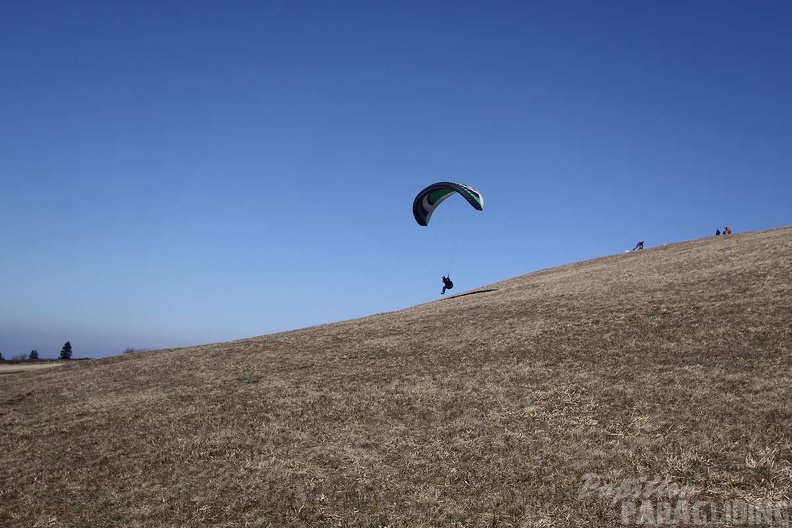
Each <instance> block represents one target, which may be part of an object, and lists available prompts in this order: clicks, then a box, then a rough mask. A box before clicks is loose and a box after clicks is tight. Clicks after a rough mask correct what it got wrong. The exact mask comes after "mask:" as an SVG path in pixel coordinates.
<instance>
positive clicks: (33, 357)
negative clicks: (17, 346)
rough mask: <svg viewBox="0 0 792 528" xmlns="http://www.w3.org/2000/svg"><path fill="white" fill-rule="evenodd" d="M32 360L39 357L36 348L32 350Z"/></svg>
mask: <svg viewBox="0 0 792 528" xmlns="http://www.w3.org/2000/svg"><path fill="white" fill-rule="evenodd" d="M28 359H30V361H36V360H37V359H38V350H36V349H35V348H34V349H33V350H31V351H30V357H29V358H28Z"/></svg>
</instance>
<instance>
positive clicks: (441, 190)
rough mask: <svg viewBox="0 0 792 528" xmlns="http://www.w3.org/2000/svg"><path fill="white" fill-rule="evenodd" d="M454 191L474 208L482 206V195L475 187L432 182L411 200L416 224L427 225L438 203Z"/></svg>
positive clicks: (477, 208)
mask: <svg viewBox="0 0 792 528" xmlns="http://www.w3.org/2000/svg"><path fill="white" fill-rule="evenodd" d="M454 193H458V194H460V195H462V197H463V198H464V199H465V200H467V202H468V203H469V204H470V205H472V206H473V207H474V208H475V209H476V210H478V211H481V210H482V208H483V207H484V197H483V196H482V195H481V193H480V192H478V191H477V190H476V189H474V188H473V187H471V186H469V185H465V184H464V183H453V182H438V183H433V184H432V185H430V186H429V187H427V188H425V189H424V190H422V191H421V192H419V193H418V196H416V197H415V200H413V216H414V217H415V221H416V222H418V225H422V226H426V225H429V218H430V217H431V216H432V213H433V212H434V210H435V209H437V206H438V205H440V203H441V202H442V201H443V200H445V199H446V198H448V197H449V196H451V195H452V194H454Z"/></svg>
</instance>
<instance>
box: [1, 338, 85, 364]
mask: <svg viewBox="0 0 792 528" xmlns="http://www.w3.org/2000/svg"><path fill="white" fill-rule="evenodd" d="M71 358H72V346H71V342H69V341H66V343H64V344H63V347H62V348H61V351H60V355H59V356H58V359H71ZM38 359H39V353H38V350H36V349H35V348H34V349H33V350H31V351H30V353H29V354H17V355H15V356H11V357H10V358H9V359H8V361H37V360H38ZM0 361H6V358H5V357H3V354H2V352H0Z"/></svg>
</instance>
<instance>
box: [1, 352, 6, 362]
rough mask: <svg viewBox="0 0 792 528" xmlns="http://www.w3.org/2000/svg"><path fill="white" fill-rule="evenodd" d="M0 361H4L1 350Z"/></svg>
mask: <svg viewBox="0 0 792 528" xmlns="http://www.w3.org/2000/svg"><path fill="white" fill-rule="evenodd" d="M0 361H5V358H4V357H3V353H2V352H0Z"/></svg>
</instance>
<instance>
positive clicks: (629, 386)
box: [0, 228, 792, 527]
mask: <svg viewBox="0 0 792 528" xmlns="http://www.w3.org/2000/svg"><path fill="white" fill-rule="evenodd" d="M482 290H488V291H481V293H476V294H468V295H458V296H456V297H451V298H447V299H443V300H441V301H437V302H432V303H428V304H424V305H420V306H416V307H413V308H409V309H406V310H402V311H398V312H392V313H385V314H379V315H375V316H371V317H367V318H363V319H358V320H353V321H345V322H340V323H335V324H329V325H323V326H318V327H312V328H307V329H303V330H299V331H294V332H288V333H282V334H276V335H269V336H262V337H256V338H252V339H245V340H241V341H235V342H230V343H221V344H214V345H207V346H201V347H194V348H185V349H177V350H165V351H154V352H145V353H140V354H133V355H125V356H119V357H114V358H108V359H104V360H97V361H93V362H85V363H79V364H69V365H66V366H63V367H61V368H58V369H52V370H43V371H38V372H28V373H18V374H14V375H6V376H2V377H0V420H2V428H3V435H2V439H1V440H0V449H2V455H0V456H2V459H1V462H2V472H1V473H0V508H1V510H0V525H2V526H13V527H16V526H18V527H31V526H74V527H84V526H93V527H100V526H129V527H160V526H162V527H164V526H180V527H188V526H196V527H197V526H223V527H231V526H317V527H318V526H339V527H341V526H350V527H352V526H355V527H357V526H361V527H363V526H365V527H374V526H381V527H385V526H392V527H429V526H501V527H509V526H616V525H620V517H619V515H620V512H619V508H618V507H616V506H615V505H614V504H613V503H612V502H611V501H610V500H609V499H608V498H607V497H599V496H596V495H593V496H588V497H580V496H579V494H580V491H581V486H582V483H583V480H582V479H583V477H584V475H586V474H588V473H594V474H597V475H600V476H602V478H603V479H605V480H608V481H612V482H615V483H619V482H624V481H629V480H630V479H633V480H635V479H638V478H641V477H653V476H655V475H659V476H661V477H663V478H669V479H672V480H673V481H674V482H677V483H680V484H688V485H693V486H695V488H696V489H697V490H698V492H699V494H698V496H699V497H703V498H705V499H710V500H716V499H718V500H720V499H744V500H746V501H756V500H774V501H780V500H789V495H790V488H791V487H792V435H790V431H792V406H791V405H790V402H791V401H792V383H790V380H791V379H792V378H791V377H790V373H791V372H792V369H791V367H792V353H791V351H790V347H792V228H783V229H778V230H772V231H766V232H760V233H749V234H743V235H732V236H730V237H717V238H715V237H713V238H709V239H703V240H697V241H692V242H686V243H681V244H674V245H669V246H664V247H658V248H651V249H646V250H643V251H640V252H636V253H630V254H624V255H616V256H612V257H606V258H601V259H597V260H593V261H588V262H582V263H578V264H573V265H569V266H564V267H560V268H555V269H551V270H546V271H542V272H538V273H533V274H530V275H525V276H522V277H517V278H514V279H511V280H508V281H505V282H501V283H498V284H494V285H490V286H487V287H485V288H482Z"/></svg>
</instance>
